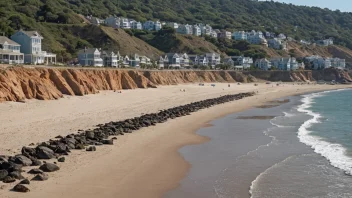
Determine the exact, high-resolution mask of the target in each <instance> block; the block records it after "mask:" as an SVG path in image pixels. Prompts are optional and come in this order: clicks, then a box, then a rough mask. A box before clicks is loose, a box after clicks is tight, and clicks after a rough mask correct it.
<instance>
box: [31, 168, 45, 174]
mask: <svg viewBox="0 0 352 198" xmlns="http://www.w3.org/2000/svg"><path fill="white" fill-rule="evenodd" d="M28 173H29V174H41V173H43V171H42V170H40V169H38V168H34V169H32V170H30V171H28Z"/></svg>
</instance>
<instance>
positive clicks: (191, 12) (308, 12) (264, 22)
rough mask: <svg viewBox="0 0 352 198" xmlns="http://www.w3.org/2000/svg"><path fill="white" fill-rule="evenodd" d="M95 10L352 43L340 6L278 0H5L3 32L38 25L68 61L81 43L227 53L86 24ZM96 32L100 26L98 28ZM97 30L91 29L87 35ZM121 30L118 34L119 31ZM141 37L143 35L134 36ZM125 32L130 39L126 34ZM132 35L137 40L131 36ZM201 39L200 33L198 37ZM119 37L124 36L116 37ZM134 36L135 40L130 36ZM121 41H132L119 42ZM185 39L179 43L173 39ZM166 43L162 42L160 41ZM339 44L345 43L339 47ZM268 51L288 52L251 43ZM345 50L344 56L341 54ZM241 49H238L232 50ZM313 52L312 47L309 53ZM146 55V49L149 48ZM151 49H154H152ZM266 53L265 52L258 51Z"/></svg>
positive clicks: (47, 46)
mask: <svg viewBox="0 0 352 198" xmlns="http://www.w3.org/2000/svg"><path fill="white" fill-rule="evenodd" d="M86 15H93V16H96V17H100V18H106V17H108V16H111V15H116V16H123V17H128V18H132V19H135V20H137V21H142V22H144V21H146V20H157V19H158V20H161V21H173V22H177V23H183V24H186V23H188V24H195V23H207V24H210V25H211V26H213V28H217V29H227V30H233V31H237V30H245V31H249V30H252V29H254V30H261V31H271V32H275V33H284V34H286V35H288V36H290V37H292V38H294V39H296V40H300V39H304V40H319V39H322V38H329V37H333V38H334V43H335V44H337V45H339V46H344V47H347V48H349V49H352V15H351V14H350V13H344V12H340V11H331V10H328V9H321V8H316V7H306V6H294V5H292V4H285V3H278V2H274V1H248V0H192V1H186V0H179V1H177V2H175V1H171V0H133V1H131V0H110V1H105V0H94V1H93V0H84V1H83V0H75V1H67V0H30V1H28V0H16V1H3V2H0V32H3V33H4V34H5V35H6V36H10V35H12V34H13V33H14V32H15V31H16V30H18V29H24V30H38V31H39V32H40V33H41V34H43V36H44V38H45V39H44V40H43V50H47V51H51V52H54V53H56V54H57V55H58V60H61V61H67V60H70V59H72V58H74V57H76V53H77V51H78V49H81V48H82V47H84V46H88V47H91V46H94V47H98V48H104V47H110V46H116V49H120V50H121V51H124V52H125V51H126V54H128V53H130V52H129V51H130V50H136V51H135V52H136V53H143V52H149V51H150V50H152V51H153V52H152V54H154V55H156V54H159V53H160V52H159V51H162V52H169V50H171V51H173V50H184V51H188V52H204V51H212V50H213V51H217V50H220V51H221V52H223V53H226V54H227V55H231V54H229V53H228V51H229V50H224V49H223V48H222V46H216V48H217V49H216V48H214V46H212V45H211V44H210V43H207V42H204V41H200V40H197V39H195V38H192V37H189V38H182V37H181V36H178V38H176V39H174V40H166V39H165V40H163V39H161V38H160V37H155V38H152V37H149V38H145V39H143V40H144V41H146V42H147V43H149V44H150V45H152V46H154V47H155V48H157V49H159V51H157V50H155V49H153V48H152V47H150V46H146V45H144V43H140V41H137V40H136V38H128V37H125V35H124V33H123V32H120V31H119V32H117V33H116V34H115V33H112V31H109V30H106V29H104V28H103V30H102V31H103V32H104V34H100V33H101V32H100V30H99V29H94V28H93V27H91V26H90V25H88V26H87V25H86V24H87V21H86V20H84V18H83V17H82V16H86ZM94 30H95V31H96V32H95V31H94ZM90 33H92V35H87V34H90ZM116 35H117V36H116ZM135 37H138V36H135ZM118 38H119V39H120V40H119V39H118ZM124 38H126V39H127V40H126V39H124ZM131 39H133V41H132V40H131ZM199 39H201V38H199ZM116 40H118V41H119V42H116ZM129 41H131V42H129ZM121 42H126V43H127V44H130V43H131V46H129V45H127V44H124V43H122V44H119V43H121ZM178 42H181V46H180V47H179V48H175V46H177V45H174V44H177V43H178ZM160 43H162V44H163V45H161V44H160ZM339 48H340V47H339ZM347 48H341V49H340V50H338V49H331V50H329V54H334V53H335V52H337V55H336V56H337V57H340V58H343V57H345V56H346V54H350V52H347V51H346V50H347ZM292 49H294V50H295V52H293V51H292V52H291V54H294V53H297V54H298V55H300V54H301V55H302V54H306V52H305V50H304V49H301V46H293V47H292ZM263 50H264V51H267V54H266V56H268V57H270V56H273V55H277V54H279V55H280V54H285V52H278V51H275V50H269V49H261V50H259V49H252V50H251V51H252V52H248V53H247V54H253V51H256V53H257V54H261V53H262V52H263ZM341 53H343V55H341V56H339V54H341ZM232 54H236V53H232ZM309 54H312V53H309ZM145 55H147V54H145ZM148 55H149V54H148ZM262 56H265V54H262V55H260V56H257V57H262Z"/></svg>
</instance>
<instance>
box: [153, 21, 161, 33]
mask: <svg viewBox="0 0 352 198" xmlns="http://www.w3.org/2000/svg"><path fill="white" fill-rule="evenodd" d="M161 28H162V24H161V23H160V21H159V20H158V21H156V22H155V25H154V30H155V31H159V30H161Z"/></svg>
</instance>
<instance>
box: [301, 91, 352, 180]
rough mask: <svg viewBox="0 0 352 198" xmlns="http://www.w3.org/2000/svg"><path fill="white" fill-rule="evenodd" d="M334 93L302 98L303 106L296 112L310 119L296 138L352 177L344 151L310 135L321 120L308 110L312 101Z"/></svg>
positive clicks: (335, 144) (333, 144)
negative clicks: (311, 129)
mask: <svg viewBox="0 0 352 198" xmlns="http://www.w3.org/2000/svg"><path fill="white" fill-rule="evenodd" d="M334 91H341V90H334ZM334 91H325V92H321V93H313V94H308V95H304V96H303V98H302V100H301V101H302V102H303V104H302V105H300V106H299V107H298V109H297V110H298V111H299V112H303V113H306V114H308V115H310V116H312V118H311V119H309V120H307V121H306V122H304V123H303V124H302V125H301V126H300V128H299V129H298V138H299V140H300V141H301V142H302V143H304V144H306V145H308V146H310V147H311V148H313V149H314V152H316V153H318V154H320V155H322V156H324V157H325V158H326V159H327V160H328V161H329V162H330V164H331V165H333V166H334V167H336V168H339V169H342V170H344V171H345V173H346V174H349V175H352V158H351V157H349V156H347V155H346V154H345V153H346V149H345V148H344V147H343V146H342V145H340V144H337V143H330V142H327V141H325V140H324V139H323V138H320V137H317V136H314V135H312V134H311V133H312V131H310V130H309V129H310V128H311V127H312V126H313V125H314V124H318V123H321V118H322V117H321V115H320V114H319V113H317V112H313V111H311V110H309V108H310V107H311V106H312V104H313V103H314V99H315V98H317V97H322V96H324V95H325V94H326V93H329V92H334Z"/></svg>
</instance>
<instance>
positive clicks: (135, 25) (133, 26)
mask: <svg viewBox="0 0 352 198" xmlns="http://www.w3.org/2000/svg"><path fill="white" fill-rule="evenodd" d="M130 26H131V29H136V30H142V29H143V25H142V23H141V22H139V21H135V20H131V21H130Z"/></svg>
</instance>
